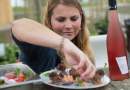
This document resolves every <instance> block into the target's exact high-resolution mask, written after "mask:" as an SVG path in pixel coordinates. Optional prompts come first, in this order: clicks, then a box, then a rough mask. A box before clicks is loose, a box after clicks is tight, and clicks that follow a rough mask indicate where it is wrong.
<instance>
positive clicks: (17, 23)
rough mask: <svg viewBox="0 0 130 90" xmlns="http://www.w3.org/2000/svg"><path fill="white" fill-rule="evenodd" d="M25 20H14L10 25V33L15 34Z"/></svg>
mask: <svg viewBox="0 0 130 90" xmlns="http://www.w3.org/2000/svg"><path fill="white" fill-rule="evenodd" d="M25 20H26V19H25V18H24V19H19V20H15V21H13V23H12V32H13V33H15V32H16V30H19V29H20V27H22V22H25Z"/></svg>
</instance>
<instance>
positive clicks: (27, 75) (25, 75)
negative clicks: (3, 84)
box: [22, 70, 31, 78]
mask: <svg viewBox="0 0 130 90" xmlns="http://www.w3.org/2000/svg"><path fill="white" fill-rule="evenodd" d="M22 73H23V75H24V78H27V77H29V76H30V74H31V72H30V70H29V71H28V72H27V73H24V72H22Z"/></svg>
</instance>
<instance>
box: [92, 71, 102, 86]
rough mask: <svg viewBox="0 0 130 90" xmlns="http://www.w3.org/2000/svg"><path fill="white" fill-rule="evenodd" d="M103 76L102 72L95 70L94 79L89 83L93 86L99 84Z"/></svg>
mask: <svg viewBox="0 0 130 90" xmlns="http://www.w3.org/2000/svg"><path fill="white" fill-rule="evenodd" d="M103 76H104V71H103V70H97V71H96V73H95V75H94V77H93V78H92V79H90V81H91V83H92V84H94V85H98V84H101V78H102V77H103Z"/></svg>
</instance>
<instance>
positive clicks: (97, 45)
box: [89, 35, 108, 69]
mask: <svg viewBox="0 0 130 90" xmlns="http://www.w3.org/2000/svg"><path fill="white" fill-rule="evenodd" d="M106 36H107V35H97V36H90V38H89V40H90V43H91V45H92V48H93V51H94V59H95V65H96V68H97V69H103V68H104V65H105V63H107V66H106V69H108V57H107V48H106Z"/></svg>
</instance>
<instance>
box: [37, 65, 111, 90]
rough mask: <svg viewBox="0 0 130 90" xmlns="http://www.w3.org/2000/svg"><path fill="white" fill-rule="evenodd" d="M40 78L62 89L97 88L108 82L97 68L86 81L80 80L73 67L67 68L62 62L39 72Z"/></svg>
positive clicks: (106, 77) (105, 76)
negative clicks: (51, 68) (93, 74)
mask: <svg viewBox="0 0 130 90" xmlns="http://www.w3.org/2000/svg"><path fill="white" fill-rule="evenodd" d="M40 78H41V79H42V82H43V83H45V84H47V85H50V86H53V87H58V88H64V89H91V88H98V87H102V86H105V85H107V84H109V82H110V79H109V77H108V76H107V75H105V74H104V71H103V70H97V71H96V74H95V76H94V77H93V78H92V79H90V80H88V81H86V82H83V81H80V75H79V74H78V72H77V71H76V70H75V69H74V68H72V69H67V68H66V67H65V66H64V64H62V63H60V64H58V66H57V68H56V69H53V70H50V71H46V72H43V73H41V74H40Z"/></svg>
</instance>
